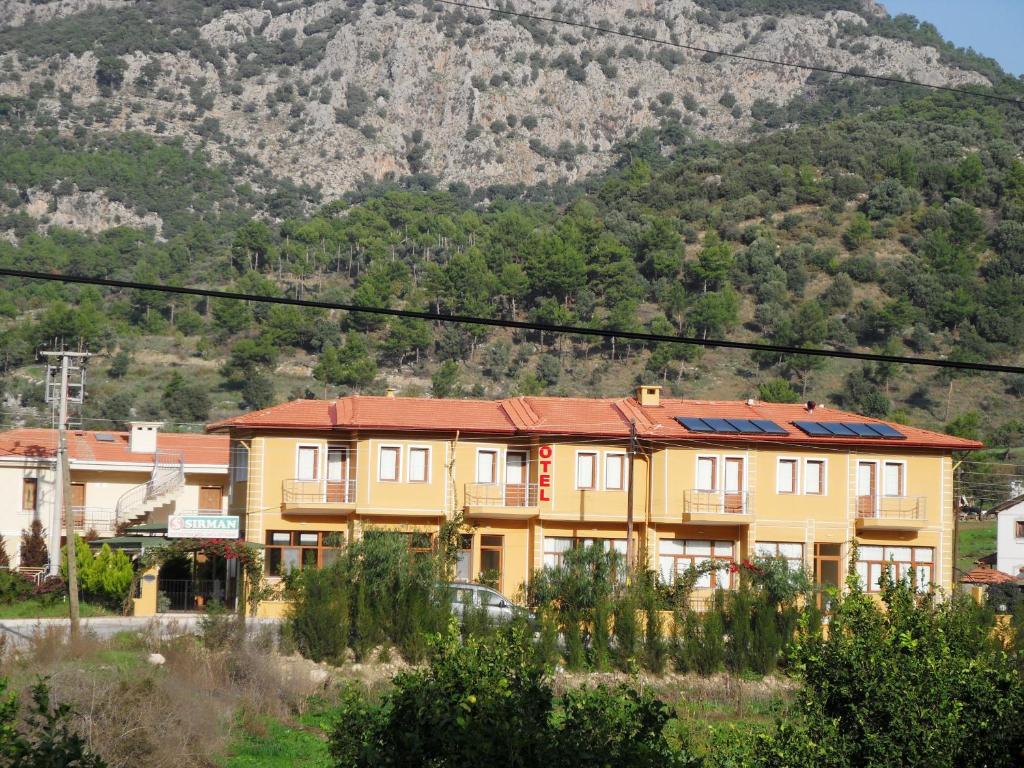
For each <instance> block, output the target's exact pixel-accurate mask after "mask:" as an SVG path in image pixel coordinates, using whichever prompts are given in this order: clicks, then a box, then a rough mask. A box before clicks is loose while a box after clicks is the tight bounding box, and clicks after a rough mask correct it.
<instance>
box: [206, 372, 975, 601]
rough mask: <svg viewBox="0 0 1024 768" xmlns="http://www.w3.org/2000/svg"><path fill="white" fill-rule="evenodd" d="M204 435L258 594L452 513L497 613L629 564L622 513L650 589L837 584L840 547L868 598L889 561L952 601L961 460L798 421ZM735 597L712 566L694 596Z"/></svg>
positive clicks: (874, 425)
mask: <svg viewBox="0 0 1024 768" xmlns="http://www.w3.org/2000/svg"><path fill="white" fill-rule="evenodd" d="M210 431H212V432H217V433H227V434H228V435H229V436H230V439H231V443H232V450H231V457H232V462H233V464H232V468H231V475H230V483H229V494H228V504H229V513H230V514H237V515H239V516H241V518H242V520H243V525H244V532H245V533H244V535H245V538H246V539H247V540H248V541H250V542H254V543H258V544H260V545H263V546H264V547H265V550H264V552H265V559H266V573H267V577H268V578H269V579H271V580H275V579H278V578H279V577H280V575H281V574H282V573H284V572H285V571H286V570H287V569H290V568H308V567H316V566H321V565H323V564H325V563H327V562H329V561H330V560H331V558H332V557H333V556H335V555H336V552H337V549H338V547H339V546H341V545H342V544H343V542H344V541H348V540H353V539H355V538H358V537H359V536H360V535H361V532H362V531H363V529H364V528H365V527H367V526H379V527H387V528H393V529H398V530H402V531H406V532H408V533H409V534H410V546H413V547H429V546H430V538H431V535H432V534H434V533H436V531H437V530H438V526H439V525H440V524H441V522H442V521H443V520H444V519H445V518H448V517H450V516H452V515H454V514H455V513H456V512H458V511H460V510H461V511H464V513H465V516H466V521H467V523H468V527H467V529H466V531H465V534H464V535H463V537H462V544H463V551H462V554H461V556H460V558H459V563H458V573H457V576H458V577H459V578H463V579H473V580H475V579H479V578H480V577H481V575H486V576H488V577H489V578H495V579H497V581H498V583H499V587H500V589H501V590H502V591H503V592H505V593H507V594H510V595H515V594H516V593H517V592H518V591H519V590H520V588H521V587H523V585H524V584H525V583H526V582H527V581H528V580H529V578H530V574H531V573H533V572H534V571H535V570H537V569H539V568H541V567H543V566H544V565H551V564H554V563H557V562H559V560H560V558H561V556H562V553H564V552H565V551H566V550H567V549H569V548H570V547H573V546H577V545H579V544H580V543H582V542H588V541H597V542H602V543H603V544H604V546H605V547H608V548H611V549H616V550H618V551H621V552H623V553H626V552H627V549H628V547H627V530H628V529H629V525H630V523H629V520H630V507H631V506H632V515H631V517H632V544H633V547H632V551H633V552H634V553H636V557H639V558H644V559H645V561H646V563H647V565H649V566H650V567H652V568H655V569H657V570H658V571H659V572H660V573H661V574H662V575H663V576H664V577H665V578H671V575H672V574H673V573H674V572H677V571H681V570H684V569H685V568H686V567H688V566H689V565H690V564H696V563H700V562H702V561H704V560H709V559H714V560H720V561H723V562H726V563H739V562H740V561H742V560H744V559H748V558H751V557H753V556H755V555H756V554H760V553H770V554H777V555H781V556H783V557H785V558H787V559H788V560H790V561H791V562H792V563H793V565H794V566H803V567H806V568H808V569H809V570H810V571H811V572H813V574H814V576H815V579H816V580H817V581H818V582H820V583H822V584H835V585H839V584H841V583H842V580H843V579H844V578H845V576H846V569H847V562H846V561H847V556H848V549H847V548H848V546H849V543H850V542H851V541H856V542H857V543H858V545H859V561H858V563H857V569H858V571H859V572H860V574H861V576H862V579H863V581H864V582H865V583H866V584H867V586H868V589H869V590H871V589H877V584H876V582H877V579H878V576H879V575H880V574H881V571H882V569H883V568H884V567H886V566H887V564H888V563H889V562H895V565H896V569H897V575H900V576H902V575H910V576H911V577H912V578H913V579H914V580H915V582H916V583H917V584H919V585H920V586H921V587H922V588H927V586H928V585H931V584H934V585H937V586H940V587H942V588H945V589H949V588H950V587H951V586H952V565H953V562H952V554H953V473H952V462H951V456H952V453H953V452H954V451H962V450H970V449H973V448H976V447H978V444H977V443H974V442H971V441H968V440H962V439H960V438H955V437H950V436H947V435H941V434H937V433H934V432H928V431H925V430H921V429H916V428H914V427H907V426H903V425H897V424H887V423H885V422H881V421H877V420H873V419H868V418H865V417H863V416H858V415H856V414H851V413H845V412H842V411H837V410H833V409H830V408H825V407H820V406H815V405H814V404H813V403H808V404H806V405H781V404H772V403H763V402H758V401H753V400H749V401H745V402H744V401H737V402H720V401H696V400H675V399H673V400H669V399H663V398H661V393H660V388H659V387H641V388H640V389H639V390H638V392H637V395H636V397H635V398H621V399H581V398H550V397H518V398H511V399H506V400H500V401H480V400H432V399H422V398H397V397H392V396H388V397H362V396H353V397H345V398H339V399H337V400H333V401H316V400H314V401H310V400H300V401H293V402H290V403H285V404H282V405H279V406H275V407H272V408H268V409H265V410H262V411H256V412H253V413H249V414H245V415H243V416H239V417H236V418H232V419H228V420H226V421H222V422H219V423H217V424H213V425H211V426H210ZM631 431H632V432H633V434H634V435H635V439H634V440H631ZM631 447H632V451H631ZM631 455H632V457H633V458H632V460H631V459H630V456H631ZM630 489H632V491H631V492H630ZM630 501H632V504H630ZM734 579H735V575H734V573H733V572H732V569H730V568H728V567H725V566H723V568H722V569H721V570H720V571H717V572H715V573H712V574H710V575H708V576H707V577H705V578H704V580H703V581H702V582H701V583H700V584H699V585H698V586H699V587H700V588H702V589H710V588H714V587H716V586H720V585H721V586H727V587H728V586H732V585H733V584H734ZM281 608H282V606H281V605H280V604H273V603H270V604H265V605H264V606H263V608H262V609H261V610H262V612H264V613H267V614H274V613H279V612H280V610H281Z"/></svg>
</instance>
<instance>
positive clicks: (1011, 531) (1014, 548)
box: [996, 502, 1024, 576]
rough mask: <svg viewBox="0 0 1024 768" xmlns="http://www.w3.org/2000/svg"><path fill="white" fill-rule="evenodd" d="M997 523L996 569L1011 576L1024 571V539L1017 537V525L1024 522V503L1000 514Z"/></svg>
mask: <svg viewBox="0 0 1024 768" xmlns="http://www.w3.org/2000/svg"><path fill="white" fill-rule="evenodd" d="M997 520H998V522H997V523H996V536H997V541H998V554H997V555H996V568H997V569H998V570H1000V571H1002V572H1003V573H1008V574H1009V575H1011V576H1019V575H1021V570H1022V569H1024V538H1018V537H1017V535H1016V531H1017V523H1018V522H1024V502H1022V503H1020V504H1018V505H1017V506H1015V507H1010V508H1009V509H1004V510H1003V511H1002V512H1000V513H999V516H998V518H997Z"/></svg>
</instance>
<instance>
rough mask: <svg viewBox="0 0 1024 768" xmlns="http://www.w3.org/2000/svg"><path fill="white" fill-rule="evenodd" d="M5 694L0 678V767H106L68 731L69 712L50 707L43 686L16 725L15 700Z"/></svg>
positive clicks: (13, 696)
mask: <svg viewBox="0 0 1024 768" xmlns="http://www.w3.org/2000/svg"><path fill="white" fill-rule="evenodd" d="M6 691H7V681H6V680H5V679H3V678H0V766H12V768H13V767H14V766H17V768H57V766H68V767H69V768H70V767H71V766H74V767H75V768H105V766H106V763H104V762H103V761H102V760H101V759H100V758H99V757H97V756H96V755H94V754H92V753H91V752H90V751H89V749H88V747H87V746H86V743H85V740H84V739H83V738H82V737H81V736H79V735H77V734H76V733H74V732H73V731H72V730H71V718H72V716H73V713H72V711H71V709H70V708H69V707H68V706H67V705H63V704H61V705H57V706H54V705H52V704H51V702H50V691H49V688H47V687H46V684H45V683H43V682H39V683H37V684H36V686H35V687H34V688H33V689H32V703H31V705H30V706H29V708H28V712H27V713H25V714H24V715H23V716H22V718H20V722H19V717H18V711H19V705H18V699H17V697H16V696H15V695H14V694H10V695H7V693H6Z"/></svg>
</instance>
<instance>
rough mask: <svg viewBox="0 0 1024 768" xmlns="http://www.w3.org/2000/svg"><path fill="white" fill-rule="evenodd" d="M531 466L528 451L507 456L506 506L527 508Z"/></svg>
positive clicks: (510, 452)
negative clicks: (528, 461) (527, 490)
mask: <svg viewBox="0 0 1024 768" xmlns="http://www.w3.org/2000/svg"><path fill="white" fill-rule="evenodd" d="M528 480H529V466H528V464H527V454H526V451H509V452H508V453H506V454H505V506H506V507H525V506H526V496H527V494H526V489H527V481H528Z"/></svg>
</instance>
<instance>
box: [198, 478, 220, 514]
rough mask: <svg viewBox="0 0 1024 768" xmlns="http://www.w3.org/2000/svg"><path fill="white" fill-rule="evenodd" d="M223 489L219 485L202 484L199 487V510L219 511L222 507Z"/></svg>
mask: <svg viewBox="0 0 1024 768" xmlns="http://www.w3.org/2000/svg"><path fill="white" fill-rule="evenodd" d="M223 499H224V489H223V488H222V487H221V486H219V485H204V486H203V487H202V488H200V489H199V510H200V511H201V512H217V513H220V512H221V511H222V510H223V509H224V507H223V505H222V503H221V502H222V500H223Z"/></svg>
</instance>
